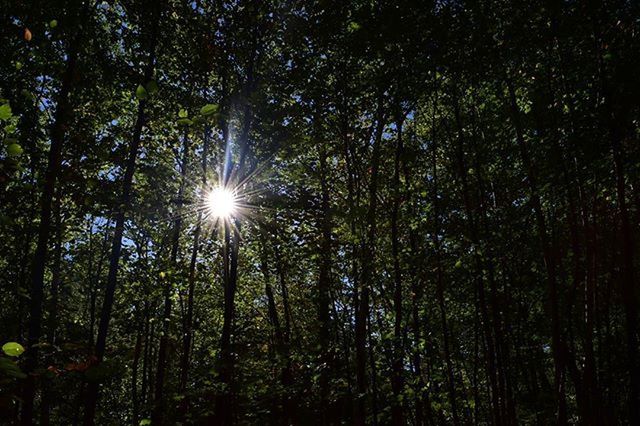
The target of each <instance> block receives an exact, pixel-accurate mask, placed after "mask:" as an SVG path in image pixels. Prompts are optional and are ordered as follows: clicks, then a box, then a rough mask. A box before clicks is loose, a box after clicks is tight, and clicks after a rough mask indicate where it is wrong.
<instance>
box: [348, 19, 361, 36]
mask: <svg viewBox="0 0 640 426" xmlns="http://www.w3.org/2000/svg"><path fill="white" fill-rule="evenodd" d="M360 28H361V27H360V24H358V23H357V22H353V21H352V22H349V32H351V33H353V32H356V31H358V30H359V29H360Z"/></svg>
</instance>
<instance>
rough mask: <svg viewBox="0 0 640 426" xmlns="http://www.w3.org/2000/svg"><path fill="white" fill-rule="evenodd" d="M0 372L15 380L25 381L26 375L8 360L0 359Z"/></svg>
mask: <svg viewBox="0 0 640 426" xmlns="http://www.w3.org/2000/svg"><path fill="white" fill-rule="evenodd" d="M0 372H2V373H3V374H4V375H5V376H9V377H15V378H16V379H26V378H27V375H26V374H24V373H23V372H22V370H20V367H18V364H16V363H15V361H13V360H10V359H9V358H0Z"/></svg>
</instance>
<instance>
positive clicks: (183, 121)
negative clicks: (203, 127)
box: [178, 118, 193, 126]
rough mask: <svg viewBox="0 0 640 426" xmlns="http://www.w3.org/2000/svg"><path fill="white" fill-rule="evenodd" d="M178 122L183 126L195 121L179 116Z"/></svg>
mask: <svg viewBox="0 0 640 426" xmlns="http://www.w3.org/2000/svg"><path fill="white" fill-rule="evenodd" d="M178 124H180V125H181V126H189V125H191V124H193V121H191V120H189V119H188V118H179V119H178Z"/></svg>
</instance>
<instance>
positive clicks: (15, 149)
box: [7, 143, 22, 157]
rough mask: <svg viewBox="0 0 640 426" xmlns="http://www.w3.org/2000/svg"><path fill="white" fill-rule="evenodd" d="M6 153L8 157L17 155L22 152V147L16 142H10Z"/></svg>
mask: <svg viewBox="0 0 640 426" xmlns="http://www.w3.org/2000/svg"><path fill="white" fill-rule="evenodd" d="M7 154H9V156H10V157H17V156H18V155H20V154H22V147H21V146H20V145H18V144H17V143H12V144H11V145H8V146H7Z"/></svg>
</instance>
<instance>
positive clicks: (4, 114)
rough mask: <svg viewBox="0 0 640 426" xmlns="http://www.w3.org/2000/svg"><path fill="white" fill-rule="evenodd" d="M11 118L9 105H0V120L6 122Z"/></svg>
mask: <svg viewBox="0 0 640 426" xmlns="http://www.w3.org/2000/svg"><path fill="white" fill-rule="evenodd" d="M11 116H12V114H11V106H10V105H9V104H4V105H0V120H8V119H10V118H11Z"/></svg>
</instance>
